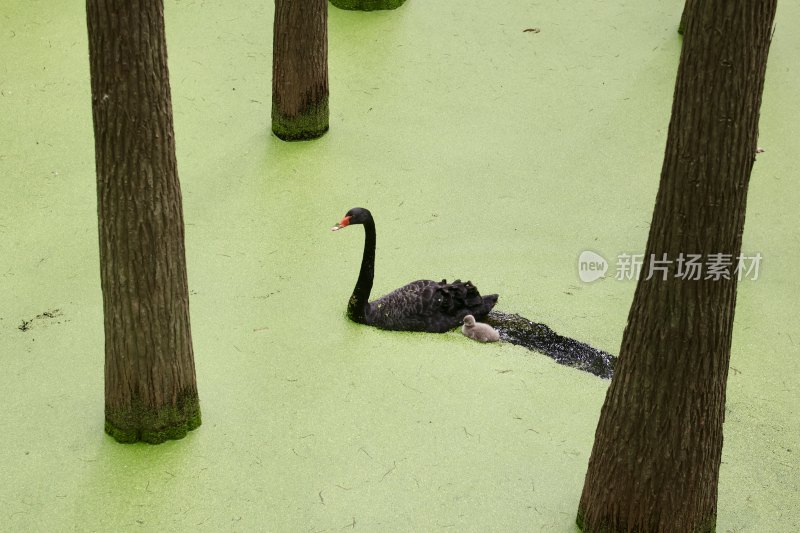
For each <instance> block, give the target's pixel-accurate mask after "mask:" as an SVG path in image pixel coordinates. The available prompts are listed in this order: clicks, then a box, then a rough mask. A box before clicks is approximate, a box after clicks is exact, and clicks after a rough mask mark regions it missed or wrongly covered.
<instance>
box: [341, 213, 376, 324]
mask: <svg viewBox="0 0 800 533" xmlns="http://www.w3.org/2000/svg"><path fill="white" fill-rule="evenodd" d="M364 234H365V238H364V256H363V257H362V258H361V271H360V272H359V273H358V281H356V288H355V289H353V295H352V296H351V297H350V302H349V303H348V304H347V316H349V317H350V319H351V320H354V321H356V322H364V321H365V320H366V313H367V309H368V307H369V293H370V291H372V279H373V278H374V277H375V221H374V220H372V217H370V218H369V220H367V221H366V222H365V223H364Z"/></svg>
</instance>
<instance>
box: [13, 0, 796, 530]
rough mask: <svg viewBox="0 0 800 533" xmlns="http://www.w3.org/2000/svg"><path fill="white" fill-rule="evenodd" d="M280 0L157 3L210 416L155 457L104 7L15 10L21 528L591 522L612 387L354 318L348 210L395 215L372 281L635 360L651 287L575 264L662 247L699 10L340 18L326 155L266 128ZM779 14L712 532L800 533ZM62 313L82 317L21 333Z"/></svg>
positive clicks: (380, 289) (790, 169)
mask: <svg viewBox="0 0 800 533" xmlns="http://www.w3.org/2000/svg"><path fill="white" fill-rule="evenodd" d="M272 7H273V6H272V5H271V4H269V3H265V2H251V1H249V0H245V1H244V2H242V3H241V4H237V6H236V7H235V8H232V7H231V6H230V5H228V4H214V3H209V2H206V3H204V4H203V3H201V2H168V3H166V9H167V13H166V16H167V26H168V27H167V33H168V40H169V47H170V48H169V54H170V55H169V57H170V73H171V75H172V94H173V105H174V108H175V128H176V132H175V133H176V142H177V150H178V165H179V171H180V176H181V184H182V190H183V200H184V212H185V217H186V239H187V242H186V245H187V246H186V248H187V250H186V253H187V264H188V269H189V283H190V291H191V306H192V307H191V309H192V335H193V341H194V347H195V362H196V366H197V379H198V384H199V387H200V389H201V391H202V394H203V405H202V410H203V411H202V414H203V428H202V430H201V431H197V432H195V433H193V434H192V435H191V436H190V438H187V439H183V440H179V441H168V442H165V443H164V444H161V445H159V446H156V447H154V446H148V445H145V444H133V445H126V446H122V445H119V444H117V443H116V442H115V441H114V440H113V439H111V438H102V437H104V435H103V426H104V412H103V371H102V364H103V342H104V341H103V331H102V329H103V328H102V325H103V317H102V298H101V294H100V289H99V275H98V269H97V254H98V250H97V226H96V224H97V214H96V190H95V183H94V181H95V180H94V159H93V144H92V137H91V135H92V127H91V110H90V107H91V106H90V96H89V88H88V63H87V61H88V60H87V58H86V50H87V44H86V39H85V31H86V26H85V20H84V17H85V12H84V9H83V6H82V5H81V4H80V3H73V2H63V3H51V4H48V6H47V10H46V11H43V10H41V9H35V8H34V6H33V4H30V3H28V2H22V1H21V0H11V2H9V3H7V4H5V5H4V11H3V14H4V16H6V17H7V18H5V19H4V22H3V28H2V31H0V44H2V46H0V65H2V70H0V93H1V94H0V112H2V114H3V116H4V117H9V120H8V121H7V124H6V127H5V128H2V129H0V147H1V148H0V180H2V185H3V198H4V200H5V202H4V205H3V210H0V245H2V246H1V248H2V250H3V252H4V253H3V254H0V301H2V302H3V305H2V306H0V361H2V364H3V372H2V373H1V374H0V390H2V391H3V402H2V403H0V420H2V421H3V423H4V425H5V427H7V428H10V429H9V430H8V431H6V432H4V433H3V434H2V437H0V438H2V439H3V440H2V444H3V445H2V446H0V470H1V471H2V472H3V476H4V479H5V480H8V482H7V483H5V484H3V485H2V486H0V500H2V501H3V505H4V515H3V517H2V521H3V527H4V528H5V529H8V530H9V531H59V530H75V529H79V530H86V531H142V530H143V531H185V530H192V531H230V530H236V531H260V530H263V529H264V524H269V525H270V526H269V527H270V529H271V530H274V531H302V530H308V529H311V528H312V527H313V528H314V529H315V530H325V529H327V530H336V531H340V530H343V529H345V528H344V526H345V525H347V524H352V523H353V521H354V517H355V522H356V527H355V530H356V531H357V530H360V529H363V530H365V531H382V532H384V531H385V532H393V531H398V532H399V531H440V530H447V531H554V532H559V531H563V532H570V531H575V526H574V522H573V519H574V517H575V510H576V508H577V504H578V498H579V496H580V491H581V488H582V485H583V480H584V476H585V473H586V465H587V462H588V456H589V453H590V451H591V446H592V440H593V436H594V429H595V426H596V423H597V417H598V415H599V412H600V408H601V406H602V402H603V398H604V396H605V391H606V387H607V382H606V381H604V380H601V379H598V378H596V377H593V376H590V375H588V374H586V373H584V372H579V371H575V370H573V369H569V368H566V367H563V366H561V365H558V364H556V363H554V362H552V361H551V360H550V359H548V358H547V357H544V356H539V355H537V354H534V353H531V352H529V351H528V350H525V349H522V348H519V347H516V346H512V345H509V344H505V343H495V345H492V346H486V345H478V344H477V343H474V342H469V341H467V340H466V339H464V337H463V336H462V335H461V334H460V333H458V332H453V333H448V334H445V335H425V334H411V333H409V334H405V333H392V332H382V331H377V330H375V328H369V327H362V326H359V325H357V324H352V323H350V322H349V321H348V320H347V319H346V318H345V316H344V312H345V308H346V306H347V298H348V297H349V296H350V294H351V292H352V288H353V283H354V281H355V277H356V275H357V272H358V265H359V261H360V259H361V246H362V242H361V241H360V239H359V238H358V237H357V236H353V238H348V239H347V240H343V239H342V238H339V237H342V236H338V235H335V234H334V235H332V234H331V233H330V231H328V229H329V228H330V226H331V225H332V224H333V223H335V222H336V221H338V220H339V219H340V218H341V215H342V213H343V212H345V211H346V210H347V209H348V208H350V207H353V206H355V205H365V206H366V207H369V208H370V209H372V210H373V212H374V213H375V214H376V216H378V215H380V219H379V226H378V257H377V263H376V280H375V287H374V290H375V292H376V294H377V293H383V294H385V293H386V292H389V291H391V290H393V289H394V288H396V287H398V286H401V285H402V284H404V283H407V282H408V281H411V280H413V279H419V278H432V279H437V278H438V279H441V278H443V277H454V276H462V277H463V278H471V279H472V280H473V281H474V282H475V283H476V285H478V286H479V287H481V289H482V290H483V289H484V288H485V290H487V291H490V292H499V293H500V303H499V305H498V307H499V308H500V310H504V311H506V312H510V313H519V314H520V315H522V316H525V317H528V318H530V319H531V320H533V321H536V322H538V323H544V324H548V325H549V326H550V327H552V328H553V330H555V331H558V332H559V333H561V334H563V335H566V336H569V337H572V338H576V339H581V340H584V341H586V342H588V343H590V344H592V345H593V346H597V347H598V348H602V349H604V350H606V351H609V352H612V353H614V352H616V351H617V350H618V348H619V341H620V339H621V335H622V331H623V329H624V327H625V322H626V319H627V314H628V310H629V307H630V302H631V297H632V294H633V289H634V284H633V283H629V282H623V281H616V280H614V279H613V277H612V276H609V277H608V278H607V279H604V280H598V281H597V282H595V283H593V284H590V285H586V284H582V283H581V282H580V281H579V280H578V278H577V274H576V268H575V262H576V259H577V257H578V254H579V253H580V251H581V250H583V249H585V248H586V247H591V249H594V250H596V251H597V252H599V253H601V254H602V255H604V256H605V257H606V258H607V259H609V260H611V259H612V258H613V257H614V256H615V255H616V254H617V253H619V252H627V253H635V252H640V251H641V250H642V249H643V248H644V245H645V241H646V238H647V230H648V226H647V224H648V222H649V220H650V217H651V214H652V208H653V201H654V198H655V193H656V187H657V180H658V174H659V171H660V166H661V159H662V158H663V150H664V135H665V131H666V126H667V123H668V120H669V111H670V105H671V97H672V90H673V88H674V81H675V80H674V74H675V68H676V66H677V60H678V55H679V53H680V39H679V38H678V36H677V35H676V34H675V31H674V29H675V21H676V18H677V16H678V14H679V13H678V12H677V11H676V10H677V9H679V7H677V6H676V5H675V3H674V2H673V3H665V2H652V1H647V2H643V3H638V4H637V3H633V4H632V3H626V4H619V5H617V4H613V5H612V4H604V3H603V4H601V3H597V2H588V1H579V2H577V3H563V2H561V3H558V2H545V3H543V4H541V6H538V7H535V8H534V7H532V6H531V5H530V4H526V3H522V2H520V3H507V4H505V5H503V7H502V8H494V9H486V5H485V3H481V2H477V1H474V0H468V1H465V2H462V3H459V4H458V7H457V8H454V7H453V5H452V4H450V3H447V2H408V3H406V5H405V6H404V7H403V8H402V10H401V11H398V12H394V13H392V12H386V13H381V12H374V13H369V14H365V13H353V12H348V11H342V10H330V13H329V16H330V25H329V30H330V33H329V38H330V83H331V108H330V109H331V117H330V126H331V129H330V131H329V132H328V133H327V134H326V135H325V136H323V137H322V138H320V139H318V140H316V141H314V142H309V143H284V142H281V141H279V140H278V139H277V138H275V137H272V136H270V134H269V131H270V122H269V120H270V119H269V114H270V99H269V94H268V93H269V87H270V68H269V66H270V61H269V50H270V46H271V42H272V36H271V32H270V31H269V30H268V28H270V27H271V23H270V22H271V9H272ZM779 10H780V11H779V15H778V17H779V19H781V20H783V21H784V23H783V24H782V23H781V22H780V21H779V22H778V25H777V27H778V31H777V32H776V34H775V38H774V41H773V45H772V50H771V52H770V66H769V72H768V76H767V84H766V87H765V100H764V105H763V107H762V112H761V117H762V118H761V125H760V131H761V139H760V141H759V143H760V145H761V146H762V147H764V148H766V152H765V153H763V154H759V155H758V161H757V163H756V167H755V170H754V175H753V179H752V181H751V184H750V191H749V198H748V215H747V227H746V230H745V236H744V239H745V243H744V249H745V250H749V251H760V252H761V253H762V254H763V255H764V258H765V259H764V265H763V266H764V270H763V271H762V277H761V279H759V280H758V281H756V282H752V283H744V282H743V283H741V284H740V286H739V296H738V298H737V314H736V325H735V327H734V340H733V341H734V342H733V357H732V362H731V364H732V367H733V369H732V370H731V374H730V380H729V384H728V391H727V403H728V405H727V407H728V409H727V412H726V422H725V449H724V451H723V454H724V455H723V461H724V462H723V465H722V470H721V472H720V499H719V518H718V530H719V531H728V530H731V531H733V530H737V531H738V530H748V531H800V511H798V507H797V505H796V481H795V478H796V475H794V472H793V470H792V469H791V468H788V467H787V466H786V465H795V464H797V450H798V449H800V437H798V435H800V426H799V424H800V421H798V418H797V415H796V409H795V406H796V404H797V387H796V385H795V384H794V383H793V382H792V380H791V379H789V376H794V375H797V374H798V372H800V367H799V366H798V365H800V358H798V357H797V346H796V345H795V343H796V342H797V339H800V324H798V323H797V321H791V320H787V317H792V316H795V315H796V301H795V300H796V299H795V298H794V297H793V295H794V294H796V293H797V290H798V285H797V284H798V281H797V276H796V267H797V264H800V247H797V246H794V245H792V243H794V242H797V241H798V239H800V229H798V227H797V224H796V220H795V218H793V217H791V216H786V213H792V212H795V210H796V206H797V204H798V203H800V196H799V195H800V190H798V189H796V188H794V187H792V186H791V184H792V180H791V179H790V177H791V176H793V175H795V174H796V171H795V166H796V165H795V161H794V158H793V154H794V153H795V152H796V147H795V146H794V144H795V143H796V139H797V138H798V137H800V130H798V124H800V120H799V119H798V117H800V102H798V100H797V98H796V96H795V95H796V93H797V87H798V84H799V83H800V78H799V77H798V76H799V75H800V72H798V70H797V69H796V68H795V65H796V55H797V49H798V46H800V42H799V41H798V39H800V35H798V34H796V33H792V32H789V31H785V30H782V29H781V28H782V27H783V28H785V27H786V26H787V24H786V21H792V20H797V19H798V17H800V11H799V10H800V6H798V5H796V4H792V3H783V4H781V6H780V7H779ZM576 13H581V14H582V16H580V17H576V16H575V14H576ZM532 26H535V27H539V28H541V30H542V31H541V32H540V33H538V34H532V33H524V32H523V30H524V29H525V28H528V27H532ZM12 32H13V34H12ZM365 43H366V45H365ZM234 88H235V90H232V89H234ZM612 272H613V271H612ZM612 272H609V274H612ZM54 308H59V309H61V310H62V312H63V316H61V317H59V320H58V321H59V322H61V323H60V324H57V323H55V322H49V323H48V325H47V327H41V328H39V327H38V326H37V325H34V327H33V328H31V329H30V330H28V331H26V332H22V331H20V330H18V329H17V326H18V325H19V324H20V322H21V320H22V319H30V318H31V317H34V316H37V315H39V314H42V313H43V311H46V310H49V309H54ZM792 339H794V340H792ZM54 436H57V437H54ZM323 500H324V503H323ZM447 526H451V527H447ZM351 529H352V528H351Z"/></svg>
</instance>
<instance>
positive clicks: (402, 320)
mask: <svg viewBox="0 0 800 533" xmlns="http://www.w3.org/2000/svg"><path fill="white" fill-rule="evenodd" d="M352 224H363V225H364V232H365V240H364V256H363V258H362V260H361V271H360V272H359V275H358V281H356V287H355V289H353V295H352V296H351V297H350V302H349V303H348V305H347V316H348V317H350V319H351V320H353V321H355V322H359V323H362V324H368V325H370V326H375V327H378V328H382V329H391V330H399V331H428V332H431V333H444V332H446V331H449V330H451V329H453V328H454V327H456V326H459V325H461V322H462V321H463V319H464V317H465V316H467V315H473V316H474V317H475V318H476V319H481V318H483V317H485V316H486V315H487V314H488V313H489V311H491V310H492V307H494V305H495V303H497V295H496V294H490V295H488V296H481V294H480V292H478V289H477V288H476V287H475V285H473V284H472V283H471V282H469V281H467V282H462V281H461V280H456V281H454V282H452V283H447V280H442V281H431V280H427V279H422V280H418V281H412V282H411V283H409V284H408V285H405V286H403V287H400V288H399V289H397V290H395V291H392V292H390V293H389V294H387V295H386V296H383V297H381V298H378V299H377V300H375V301H374V302H370V301H369V294H370V291H371V290H372V280H373V277H374V273H375V221H374V220H373V218H372V214H371V213H370V212H369V211H368V210H367V209H364V208H361V207H356V208H353V209H351V210H350V211H348V212H347V214H346V215H345V216H344V218H343V219H342V221H341V222H340V223H339V224H337V225H336V226H335V227H334V228H333V229H334V230H338V229H341V228H343V227H346V226H349V225H352Z"/></svg>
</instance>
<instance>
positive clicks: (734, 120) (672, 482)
mask: <svg viewBox="0 0 800 533" xmlns="http://www.w3.org/2000/svg"><path fill="white" fill-rule="evenodd" d="M692 4H693V6H694V9H693V10H692V12H691V13H690V14H689V17H688V23H689V26H688V28H687V33H686V37H685V39H684V44H683V51H682V55H681V60H680V66H679V69H678V76H677V83H676V86H675V97H674V103H673V108H672V119H671V122H670V126H669V131H668V136H667V145H666V150H665V157H664V165H663V168H662V172H661V182H660V187H659V190H658V195H657V198H656V205H655V210H654V213H653V220H652V225H651V227H650V235H649V238H648V242H647V249H646V255H645V257H646V258H648V260H647V261H645V265H644V267H643V270H642V274H643V275H642V277H641V278H640V280H639V282H638V284H637V287H636V293H635V295H634V299H633V304H632V306H631V310H630V314H629V316H628V325H627V327H626V329H625V333H624V336H623V340H622V347H621V350H620V356H619V360H618V362H617V367H616V375H615V377H614V379H613V380H612V382H611V385H610V387H609V389H608V393H607V396H606V400H605V404H604V405H603V409H602V412H601V415H600V421H599V423H598V426H597V432H596V435H595V442H594V448H593V450H592V455H591V458H590V460H589V467H588V471H587V474H586V480H585V484H584V487H583V494H582V495H581V501H580V505H579V509H578V520H577V522H578V525H579V526H580V527H581V528H582V529H583V530H584V531H603V532H612V531H641V532H645V531H647V532H650V531H659V532H671V531H675V532H694V531H713V530H714V527H715V525H716V512H717V482H718V478H719V465H720V457H721V452H722V423H723V419H724V414H725V386H726V381H727V375H728V364H729V359H730V347H731V333H732V325H733V317H734V309H735V305H736V282H737V275H736V274H735V273H734V272H733V271H734V268H735V267H736V264H737V257H738V256H739V254H740V251H741V237H742V230H743V228H744V220H745V206H746V199H747V187H748V183H749V179H750V171H751V170H752V166H753V162H754V157H755V151H756V141H757V136H758V116H759V108H760V105H761V95H762V89H763V84H764V74H765V70H766V64H767V53H768V50H769V44H770V38H771V33H770V31H771V28H772V23H773V19H774V16H775V7H776V0H759V1H755V0H753V1H742V2H730V1H728V0H707V1H705V2H692ZM681 253H683V254H702V256H703V260H705V261H709V262H711V260H709V255H710V254H717V253H720V254H730V255H729V258H730V260H731V262H732V265H729V266H726V267H725V268H724V269H723V270H724V273H725V274H726V275H727V276H728V277H729V278H730V279H719V280H714V279H713V278H712V279H705V278H706V277H707V275H708V274H707V272H705V273H703V276H702V278H703V279H700V280H691V279H682V278H680V277H676V274H677V273H678V272H677V267H678V265H679V257H680V255H679V254H681ZM663 254H666V258H667V260H668V261H671V262H669V263H665V264H666V265H668V266H669V268H668V271H667V274H666V276H664V274H662V273H661V272H660V271H657V270H656V271H654V272H655V275H654V276H653V277H652V278H651V279H650V280H647V279H646V278H647V274H648V273H649V272H650V269H651V267H658V266H659V265H658V264H656V263H654V262H653V258H655V259H657V260H659V261H660V260H661V259H662V258H664V255H663ZM664 277H666V279H664Z"/></svg>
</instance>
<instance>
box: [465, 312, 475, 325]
mask: <svg viewBox="0 0 800 533" xmlns="http://www.w3.org/2000/svg"><path fill="white" fill-rule="evenodd" d="M464 325H465V326H467V327H468V328H471V327H472V326H474V325H475V317H474V316H472V315H467V316H465V317H464Z"/></svg>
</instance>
